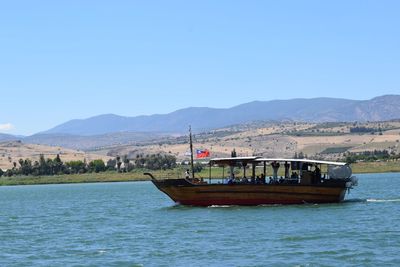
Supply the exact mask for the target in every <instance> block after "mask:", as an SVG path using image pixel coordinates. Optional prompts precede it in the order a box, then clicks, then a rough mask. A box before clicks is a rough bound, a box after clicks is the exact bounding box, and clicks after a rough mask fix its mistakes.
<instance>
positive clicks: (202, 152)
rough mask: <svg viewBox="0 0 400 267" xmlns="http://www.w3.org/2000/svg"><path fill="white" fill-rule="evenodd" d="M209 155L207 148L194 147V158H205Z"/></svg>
mask: <svg viewBox="0 0 400 267" xmlns="http://www.w3.org/2000/svg"><path fill="white" fill-rule="evenodd" d="M209 156H210V151H209V150H208V149H196V158H197V159H200V158H207V157H209Z"/></svg>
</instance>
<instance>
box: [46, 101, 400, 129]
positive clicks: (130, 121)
mask: <svg viewBox="0 0 400 267" xmlns="http://www.w3.org/2000/svg"><path fill="white" fill-rule="evenodd" d="M398 103H400V95H386V96H380V97H376V98H373V99H371V100H366V101H360V100H347V99H337V98H314V99H291V100H273V101H255V102H250V103H246V104H243V105H239V106H235V107H232V108H227V109H216V108H201V107H192V108H186V109H181V110H178V111H175V112H172V113H169V114H164V115H159V114H158V115H151V116H138V117H123V116H118V115H113V114H107V115H100V116H96V117H91V118H88V119H83V120H72V121H69V122H66V123H63V124H61V125H58V126H56V127H54V128H52V129H50V130H48V131H45V132H43V133H45V134H71V135H83V136H84V135H101V134H106V133H113V132H161V133H185V132H186V131H187V127H188V125H192V126H193V129H194V130H195V131H206V130H210V129H215V128H221V127H226V126H229V125H233V124H241V123H248V122H251V121H303V122H340V121H345V122H351V121H360V122H366V121H385V120H391V119H397V118H400V105H398Z"/></svg>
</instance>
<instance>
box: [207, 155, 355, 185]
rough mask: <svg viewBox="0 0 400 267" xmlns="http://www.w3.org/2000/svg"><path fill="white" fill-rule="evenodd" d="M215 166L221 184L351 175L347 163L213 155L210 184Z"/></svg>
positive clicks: (317, 179) (310, 181)
mask: <svg viewBox="0 0 400 267" xmlns="http://www.w3.org/2000/svg"><path fill="white" fill-rule="evenodd" d="M215 167H222V177H221V180H220V181H219V182H217V183H223V184H301V185H311V184H320V183H324V182H327V183H329V182H330V181H333V180H337V179H347V178H350V177H351V174H352V172H351V168H350V166H349V165H348V164H347V163H343V162H332V161H321V160H309V159H285V158H262V157H230V158H214V159H211V160H210V162H209V168H210V170H209V183H212V180H211V179H212V178H211V174H212V168H215ZM226 168H228V170H226ZM214 179H215V177H214ZM214 182H215V180H214Z"/></svg>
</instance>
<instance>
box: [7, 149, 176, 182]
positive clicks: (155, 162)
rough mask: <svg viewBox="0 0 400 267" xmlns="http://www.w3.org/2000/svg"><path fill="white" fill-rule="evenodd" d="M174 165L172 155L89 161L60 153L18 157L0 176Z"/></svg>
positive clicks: (120, 170)
mask: <svg viewBox="0 0 400 267" xmlns="http://www.w3.org/2000/svg"><path fill="white" fill-rule="evenodd" d="M175 167H176V157H175V156H172V155H161V154H153V155H137V156H136V158H135V159H133V160H132V159H129V158H128V157H127V156H126V155H125V156H123V157H120V156H117V157H116V158H115V159H110V160H108V161H107V163H105V162H104V161H103V160H102V159H95V160H93V161H90V162H89V163H88V162H86V160H84V161H82V160H74V161H68V162H63V161H62V160H61V158H60V155H58V154H57V156H56V157H55V158H54V159H51V158H47V159H46V158H45V157H44V155H40V157H39V160H38V161H34V162H32V160H30V159H20V160H18V163H17V162H13V167H12V168H11V169H8V170H6V171H3V170H2V169H0V176H9V177H11V176H14V175H32V176H43V175H60V174H80V173H91V172H96V173H98V172H105V171H118V172H130V171H132V170H134V169H144V168H145V169H150V170H160V169H164V170H165V169H172V168H175Z"/></svg>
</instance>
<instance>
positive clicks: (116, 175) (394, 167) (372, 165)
mask: <svg viewBox="0 0 400 267" xmlns="http://www.w3.org/2000/svg"><path fill="white" fill-rule="evenodd" d="M185 168H186V167H185V166H177V167H174V168H172V169H165V170H162V169H161V170H151V171H152V173H153V174H154V175H155V176H156V177H171V178H172V177H181V176H183V174H184V170H185ZM352 169H353V173H354V174H360V173H384V172H400V162H399V161H385V162H384V161H381V162H357V163H353V164H352ZM146 171H148V169H134V170H132V171H130V172H118V171H106V172H98V173H96V172H90V173H82V174H56V175H39V176H33V175H16V176H11V177H8V176H2V177H0V185H2V186H5V185H36V184H67V183H97V182H131V181H146V180H148V178H147V177H145V176H144V175H143V173H144V172H146ZM212 175H213V176H215V177H222V172H221V169H212ZM196 176H197V177H203V178H208V176H209V170H208V168H203V169H202V170H201V171H200V172H198V173H196Z"/></svg>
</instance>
